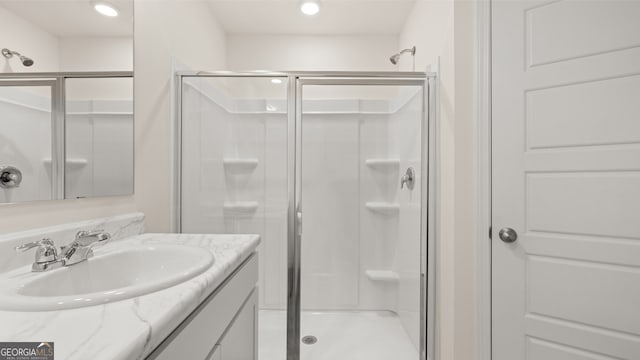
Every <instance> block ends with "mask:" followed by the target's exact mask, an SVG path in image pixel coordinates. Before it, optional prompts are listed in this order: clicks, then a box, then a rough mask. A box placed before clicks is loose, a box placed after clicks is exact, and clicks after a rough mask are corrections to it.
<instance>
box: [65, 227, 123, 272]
mask: <svg viewBox="0 0 640 360" xmlns="http://www.w3.org/2000/svg"><path fill="white" fill-rule="evenodd" d="M110 238H111V235H110V234H109V233H106V232H104V231H103V230H92V231H78V233H77V234H76V239H75V240H74V241H73V242H72V243H71V244H69V245H66V246H62V247H61V248H60V251H61V253H62V256H61V257H62V260H63V261H64V264H65V266H69V265H73V264H77V263H79V262H82V261H85V260H87V259H88V258H90V257H92V256H93V247H94V246H95V245H97V244H100V243H105V242H107V241H108V240H109V239H110Z"/></svg>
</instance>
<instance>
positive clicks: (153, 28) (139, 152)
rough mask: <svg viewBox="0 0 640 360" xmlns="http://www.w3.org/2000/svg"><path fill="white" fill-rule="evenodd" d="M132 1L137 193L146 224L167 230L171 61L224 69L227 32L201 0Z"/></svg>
mask: <svg viewBox="0 0 640 360" xmlns="http://www.w3.org/2000/svg"><path fill="white" fill-rule="evenodd" d="M134 6H135V14H136V21H135V55H136V56H135V69H136V77H135V100H136V101H135V116H136V120H135V133H136V136H135V141H136V142H135V174H136V179H135V198H136V204H137V207H138V209H139V210H140V211H142V212H144V213H145V215H146V216H147V229H148V230H149V231H154V232H163V231H164V232H168V231H170V228H171V227H170V224H171V216H172V209H171V196H172V188H171V186H172V178H173V176H172V172H173V171H174V170H173V168H172V157H173V152H172V141H173V126H174V124H173V123H172V118H173V113H172V111H173V110H172V99H173V89H172V87H171V86H172V85H171V82H172V79H173V71H172V63H173V61H174V60H175V61H177V62H179V63H182V64H184V65H185V66H187V67H189V68H192V69H225V67H226V48H225V42H226V39H225V34H224V32H223V30H222V29H221V28H220V26H219V23H218V21H217V19H216V18H215V17H214V16H213V14H212V13H211V11H210V10H209V6H208V5H207V4H206V2H204V1H177V0H176V1H157V0H139V1H136V2H135V3H134Z"/></svg>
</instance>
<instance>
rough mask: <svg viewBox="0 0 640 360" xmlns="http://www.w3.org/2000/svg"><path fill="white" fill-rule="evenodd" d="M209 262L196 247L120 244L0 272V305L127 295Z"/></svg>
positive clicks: (57, 304) (34, 306)
mask: <svg viewBox="0 0 640 360" xmlns="http://www.w3.org/2000/svg"><path fill="white" fill-rule="evenodd" d="M211 264H213V255H212V254H211V253H210V252H209V251H207V250H206V249H201V248H197V247H190V246H183V245H164V244H163V245H137V246H130V245H123V246H122V247H121V248H118V249H114V250H111V251H109V252H105V253H104V254H96V256H94V257H92V258H90V259H89V260H87V261H84V262H82V263H79V264H75V265H71V266H67V267H62V268H59V269H56V270H51V271H48V272H42V273H30V272H28V270H26V268H25V269H20V270H19V271H18V270H16V271H13V272H11V273H8V274H7V275H5V276H2V277H0V309H1V310H14V311H15V310H17V311H51V310H61V309H72V308H78V307H84V306H92V305H99V304H104V303H108V302H113V301H118V300H123V299H128V298H132V297H136V296H140V295H144V294H148V293H151V292H154V291H158V290H162V289H166V288H168V287H171V286H174V285H177V284H179V283H182V282H184V281H186V280H189V279H191V278H193V277H195V276H197V275H199V274H201V273H202V272H204V271H205V270H206V269H208V268H209V267H210V266H211Z"/></svg>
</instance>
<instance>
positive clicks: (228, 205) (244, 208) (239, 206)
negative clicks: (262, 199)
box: [222, 201, 258, 217]
mask: <svg viewBox="0 0 640 360" xmlns="http://www.w3.org/2000/svg"><path fill="white" fill-rule="evenodd" d="M222 210H223V211H224V214H225V215H227V216H231V217H250V216H252V215H253V214H255V212H256V210H258V202H257V201H236V202H225V203H224V205H223V206H222Z"/></svg>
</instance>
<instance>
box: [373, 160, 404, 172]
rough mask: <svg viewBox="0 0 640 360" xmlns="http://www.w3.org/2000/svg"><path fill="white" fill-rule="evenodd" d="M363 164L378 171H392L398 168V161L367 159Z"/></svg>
mask: <svg viewBox="0 0 640 360" xmlns="http://www.w3.org/2000/svg"><path fill="white" fill-rule="evenodd" d="M364 163H365V164H366V165H367V166H368V167H370V168H372V169H378V170H387V169H388V170H392V169H395V168H399V167H400V159H367V160H365V162H364Z"/></svg>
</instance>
